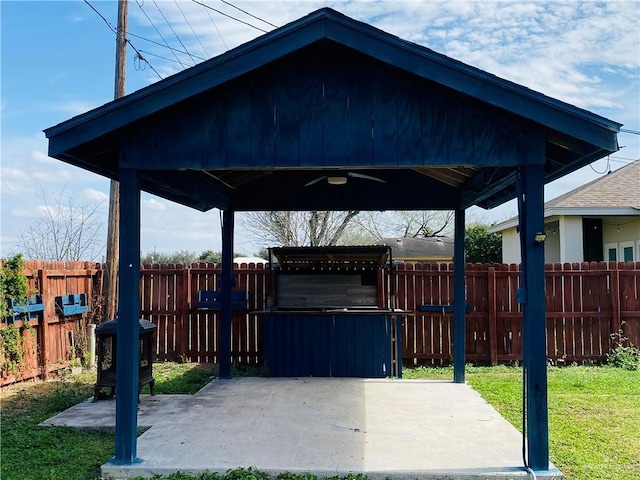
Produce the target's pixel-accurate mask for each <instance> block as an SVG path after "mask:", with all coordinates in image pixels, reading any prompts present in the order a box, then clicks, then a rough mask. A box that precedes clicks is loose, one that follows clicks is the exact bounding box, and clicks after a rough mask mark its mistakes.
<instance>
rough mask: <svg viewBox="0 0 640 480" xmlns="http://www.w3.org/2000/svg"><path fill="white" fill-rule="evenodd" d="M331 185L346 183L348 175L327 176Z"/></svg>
mask: <svg viewBox="0 0 640 480" xmlns="http://www.w3.org/2000/svg"><path fill="white" fill-rule="evenodd" d="M327 183H328V184H329V185H344V184H345V183H347V177H327Z"/></svg>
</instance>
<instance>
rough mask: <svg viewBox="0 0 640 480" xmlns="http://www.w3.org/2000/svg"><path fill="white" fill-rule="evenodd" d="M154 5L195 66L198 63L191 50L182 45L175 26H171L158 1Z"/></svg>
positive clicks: (154, 0) (154, 1)
mask: <svg viewBox="0 0 640 480" xmlns="http://www.w3.org/2000/svg"><path fill="white" fill-rule="evenodd" d="M153 4H154V5H155V6H156V8H157V9H158V11H159V12H160V15H162V18H164V21H165V22H166V23H167V25H169V28H170V29H171V31H172V32H173V34H174V35H175V36H176V38H177V39H178V42H179V43H180V45H182V48H184V51H185V52H187V55H189V58H191V61H192V62H193V64H194V65H195V64H196V63H198V62H196V61H195V60H194V58H193V56H192V55H191V54H190V53H189V49H187V47H186V46H185V44H184V43H182V40H180V37H179V36H178V34H177V33H176V31H175V30H174V29H173V26H172V25H171V23H169V20H167V17H165V15H164V13H162V10H160V6H159V5H158V3H157V2H156V0H153Z"/></svg>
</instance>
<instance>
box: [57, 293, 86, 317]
mask: <svg viewBox="0 0 640 480" xmlns="http://www.w3.org/2000/svg"><path fill="white" fill-rule="evenodd" d="M88 310H89V307H88V306H87V295H86V294H84V293H75V294H71V295H62V296H60V297H56V313H57V314H58V315H62V316H64V317H68V316H71V315H81V314H83V313H85V312H87V311H88Z"/></svg>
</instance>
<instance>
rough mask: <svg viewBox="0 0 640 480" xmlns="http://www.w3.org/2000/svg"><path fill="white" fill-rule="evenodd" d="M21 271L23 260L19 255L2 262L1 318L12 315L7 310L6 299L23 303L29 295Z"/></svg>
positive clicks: (0, 281)
mask: <svg viewBox="0 0 640 480" xmlns="http://www.w3.org/2000/svg"><path fill="white" fill-rule="evenodd" d="M23 270H24V259H23V257H22V254H21V253H18V254H16V255H14V256H12V257H9V258H7V259H3V260H2V269H0V317H2V318H4V317H6V316H7V315H9V314H11V313H13V312H10V311H9V309H8V308H7V300H8V299H10V298H11V299H15V300H18V301H19V302H21V301H25V297H26V296H27V295H28V294H29V293H30V292H29V285H28V283H27V277H25V276H24V274H23V273H22V272H23Z"/></svg>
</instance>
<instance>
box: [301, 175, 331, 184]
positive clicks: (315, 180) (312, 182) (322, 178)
mask: <svg viewBox="0 0 640 480" xmlns="http://www.w3.org/2000/svg"><path fill="white" fill-rule="evenodd" d="M325 178H327V176H326V175H325V176H323V177H318V178H316V179H314V180H311V181H310V182H308V183H305V184H304V186H305V187H308V186H310V185H313V184H314V183H318V182H319V181H321V180H324V179H325Z"/></svg>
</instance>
